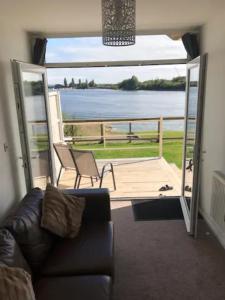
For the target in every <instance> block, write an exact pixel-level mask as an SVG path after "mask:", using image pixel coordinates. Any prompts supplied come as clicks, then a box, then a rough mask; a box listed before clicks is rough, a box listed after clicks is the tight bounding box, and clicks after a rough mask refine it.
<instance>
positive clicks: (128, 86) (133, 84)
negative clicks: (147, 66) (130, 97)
mask: <svg viewBox="0 0 225 300" xmlns="http://www.w3.org/2000/svg"><path fill="white" fill-rule="evenodd" d="M138 87H139V81H138V78H137V77H136V76H132V77H131V78H130V79H126V80H123V81H122V82H121V83H120V84H119V88H121V89H123V90H137V89H138Z"/></svg>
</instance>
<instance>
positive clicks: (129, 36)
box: [102, 0, 136, 46]
mask: <svg viewBox="0 0 225 300" xmlns="http://www.w3.org/2000/svg"><path fill="white" fill-rule="evenodd" d="M135 12H136V3H135V0H102V35H103V36H102V40H103V44H104V45H106V46H130V45H134V44H135V33H136V24H135Z"/></svg>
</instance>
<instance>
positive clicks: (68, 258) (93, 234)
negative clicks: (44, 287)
mask: <svg viewBox="0 0 225 300" xmlns="http://www.w3.org/2000/svg"><path fill="white" fill-rule="evenodd" d="M42 274H43V275H45V276H46V275H48V276H49V275H50V276H59V275H65V276H66V275H77V274H105V275H112V274H113V225H112V223H111V222H105V223H92V224H84V225H82V227H81V230H80V234H79V235H78V237H76V238H75V239H61V240H60V241H59V242H57V244H56V245H55V246H54V248H53V250H52V251H51V253H50V254H49V256H48V258H47V260H46V262H45V264H44V266H43V268H42Z"/></svg>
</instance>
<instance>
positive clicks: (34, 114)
mask: <svg viewBox="0 0 225 300" xmlns="http://www.w3.org/2000/svg"><path fill="white" fill-rule="evenodd" d="M23 87H24V96H25V99H24V108H25V115H26V124H27V132H28V143H29V150H30V162H31V169H32V176H33V178H32V179H33V185H34V186H35V187H36V186H37V187H40V188H45V186H46V183H47V182H48V181H49V177H50V166H49V161H50V152H49V151H50V147H49V137H48V124H47V112H46V106H45V97H44V82H43V77H42V75H41V74H37V73H31V72H29V73H28V72H23Z"/></svg>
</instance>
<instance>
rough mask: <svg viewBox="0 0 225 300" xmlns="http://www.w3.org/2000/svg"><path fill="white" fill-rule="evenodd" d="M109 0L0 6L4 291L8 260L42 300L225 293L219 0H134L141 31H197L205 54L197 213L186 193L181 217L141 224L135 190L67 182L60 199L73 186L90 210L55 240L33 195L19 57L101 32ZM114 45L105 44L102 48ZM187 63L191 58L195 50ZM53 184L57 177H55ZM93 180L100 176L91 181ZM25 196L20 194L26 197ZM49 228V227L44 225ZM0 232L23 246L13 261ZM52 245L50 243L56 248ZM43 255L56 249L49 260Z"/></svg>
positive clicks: (224, 7)
mask: <svg viewBox="0 0 225 300" xmlns="http://www.w3.org/2000/svg"><path fill="white" fill-rule="evenodd" d="M121 1H122V2H123V0H121ZM105 2H107V0H104V1H100V0H94V1H80V0H75V1H69V0H68V1H64V2H62V1H55V2H54V4H53V3H52V2H51V1H49V0H47V1H39V2H38V3H37V2H34V1H27V0H22V1H19V2H18V1H17V2H16V1H8V2H7V3H6V2H5V3H3V2H2V3H1V10H0V24H1V27H0V36H1V45H0V66H1V67H0V78H1V89H0V103H1V104H0V105H1V110H0V136H1V141H0V157H1V159H0V166H1V174H0V176H1V177H0V184H1V198H0V220H1V225H2V226H1V231H0V263H1V265H2V264H3V266H5V265H6V267H2V268H3V271H2V272H3V273H2V274H3V275H2V274H0V282H1V284H0V295H4V296H5V298H4V299H6V300H8V299H15V297H16V296H15V294H13V293H14V292H13V293H12V294H9V295H7V294H1V293H3V290H4V288H5V286H6V284H5V283H4V280H2V278H3V279H4V276H5V277H6V276H8V275H7V272H8V271H9V270H8V267H10V268H11V269H15V268H14V267H15V266H16V267H17V268H19V269H24V270H25V271H26V274H27V273H28V274H29V273H30V274H32V280H33V287H31V286H29V288H30V292H29V293H30V295H28V294H26V297H25V296H22V297H23V298H21V299H24V300H25V299H30V300H31V299H32V300H33V299H35V297H36V299H42V300H43V299H56V300H61V299H68V300H69V299H71V300H72V299H84V300H85V299H90V298H92V299H98V300H100V299H104V300H106V299H116V300H120V299H134V300H135V299H153V300H154V299H155V300H157V299H159V300H160V299H191V298H193V299H209V300H211V299H212V300H213V299H216V300H217V299H221V300H222V299H224V290H225V283H224V276H225V253H224V247H225V223H224V216H225V200H224V199H225V197H224V195H225V185H224V184H225V180H224V178H225V175H224V174H225V159H224V152H223V151H224V150H225V137H224V134H223V131H224V130H223V129H224V126H225V121H224V120H225V118H224V111H225V105H224V103H225V102H224V79H225V61H224V51H225V42H224V35H225V29H224V28H225V26H224V25H225V21H224V20H225V3H223V1H220V0H215V1H214V2H212V1H210V0H207V1H204V0H199V1H197V2H196V1H193V0H191V1H189V2H188V3H187V2H184V1H183V0H182V1H178V0H172V1H170V2H167V3H165V1H162V0H160V1H157V2H153V1H146V0H139V1H136V18H135V21H136V32H135V35H136V36H147V35H168V36H173V37H174V38H175V37H176V38H177V37H178V38H181V37H182V36H184V35H185V34H192V35H194V36H195V37H197V40H198V42H199V49H200V53H199V54H200V57H201V58H202V57H205V58H206V64H205V68H204V71H205V80H204V85H203V84H202V87H201V88H202V94H201V95H200V96H201V98H202V99H203V102H204V104H203V107H202V114H201V116H200V118H199V119H200V120H199V128H200V129H201V143H200V144H199V145H197V148H198V156H197V162H198V166H197V168H196V169H198V174H197V175H196V176H197V177H196V178H197V181H196V182H197V184H196V185H197V187H196V191H195V193H196V195H195V197H196V199H198V203H197V204H196V206H193V210H194V213H193V212H192V211H190V207H189V208H187V207H186V208H185V207H184V206H185V203H186V205H187V206H188V201H186V202H185V201H183V200H181V206H182V205H183V207H182V210H183V214H184V216H183V215H182V218H179V219H175V220H174V219H173V220H168V219H167V220H163V219H161V220H157V221H148V220H144V221H137V220H136V219H135V218H134V215H133V208H132V206H133V204H132V201H133V200H132V199H130V200H129V201H122V200H121V201H120V200H117V201H110V198H111V196H112V195H111V194H112V193H111V192H109V191H108V190H107V189H105V188H102V189H99V188H95V189H93V188H92V189H86V188H80V189H75V190H74V189H72V188H73V186H71V187H69V186H66V188H68V189H67V190H66V191H64V193H66V194H62V193H61V192H60V191H59V194H57V196H56V198H57V197H58V198H60V200H59V201H62V202H64V201H67V200H68V199H70V196H71V195H72V197H73V196H74V197H81V198H79V199H83V198H85V199H86V200H85V201H86V206H85V208H84V207H83V208H82V205H83V204H82V201H83V200H81V203H80V206H79V209H80V210H82V212H83V221H82V225H81V231H80V235H78V237H77V238H76V237H75V238H74V237H73V239H69V238H68V237H69V234H68V233H66V234H67V235H66V234H65V233H60V234H61V235H60V236H61V237H60V239H58V238H56V237H55V232H54V233H52V232H53V231H54V230H55V228H52V227H51V226H50V225H49V224H47V223H48V220H47V221H46V220H43V219H42V220H41V212H40V205H41V204H40V203H41V201H42V198H43V193H42V191H40V190H37V189H34V190H32V191H31V194H29V184H28V183H27V178H26V164H25V161H24V152H23V151H24V149H23V148H24V147H25V145H23V140H22V144H21V135H23V132H22V131H21V127H20V126H19V122H18V111H17V110H18V107H17V104H16V103H17V102H16V101H15V98H16V97H17V96H18V94H17V91H18V92H19V96H21V95H20V92H21V91H20V90H19V89H18V90H17V83H18V82H16V81H15V77H14V78H13V72H12V61H13V60H14V61H16V62H19V64H20V63H21V62H22V63H21V64H22V65H23V64H24V65H26V64H28V67H30V66H32V65H31V64H33V63H34V59H33V49H34V45H35V41H36V40H37V39H42V40H43V39H45V38H65V37H67V38H68V37H70V38H72V37H96V36H100V37H101V36H102V34H103V33H102V8H103V3H105ZM112 2H113V1H108V3H112ZM119 2H120V1H119ZM122 2H121V3H122ZM128 2H130V1H128ZM132 2H135V1H131V3H132ZM103 41H104V40H103ZM131 42H133V40H132V41H131ZM129 47H132V46H129ZM124 48H126V46H124ZM107 49H108V47H107V46H105V51H107ZM187 60H188V61H189V62H190V61H191V60H192V59H191V57H190V55H189V56H188V57H187ZM187 65H188V63H187ZM45 66H46V67H48V66H47V65H44V67H45ZM36 67H37V68H39V66H36ZM44 67H43V66H41V68H44ZM194 81H195V80H193V82H194ZM52 97H54V95H53V96H52ZM47 101H48V100H47ZM19 121H20V120H19ZM51 147H52V148H53V145H51ZM52 150H53V151H54V149H52ZM54 155H55V154H54ZM195 159H196V158H195ZM195 167H196V166H195ZM196 178H194V180H196ZM109 180H111V177H110V176H109ZM116 180H118V178H116ZM71 182H72V181H71ZM53 183H56V178H54V182H53ZM97 185H99V182H97V183H96V185H95V187H97ZM59 187H60V186H59ZM103 187H104V186H103ZM52 189H53V190H52V191H51V190H50V188H49V192H53V193H55V192H56V191H55V190H54V187H52ZM183 189H184V187H183ZM56 193H57V192H56ZM25 195H27V196H25ZM46 195H47V192H46ZM65 195H66V196H65ZM24 196H25V201H24V200H23V202H21V199H23V198H24ZM183 196H184V197H185V195H183ZM45 198H46V199H47V196H46V197H45ZM45 198H44V199H45ZM136 198H138V197H136ZM187 198H188V197H187ZM136 200H138V199H136ZM29 201H30V202H29ZM46 201H47V200H46ZM182 201H183V202H182ZM28 203H30V204H28ZM44 203H45V202H44ZM52 205H53V206H54V205H55V203H53V204H52ZM18 206H19V209H18V208H17V207H18ZM48 208H49V207H47V206H46V209H48ZM15 209H16V210H15ZM42 209H44V208H43V207H42ZM185 211H187V214H186V216H185V213H184V212H185ZM34 212H35V213H34ZM188 212H189V213H190V214H191V215H192V217H193V218H190V215H189V213H188ZM34 215H35V216H34ZM7 216H10V217H7ZM20 218H21V220H22V222H25V223H26V222H28V223H27V224H30V223H29V222H30V221H28V220H29V219H30V220H31V223H32V224H34V227H32V226H30V225H29V226H28V229H27V232H23V234H24V235H22V236H20V232H19V231H20V230H22V231H23V230H24V228H23V226H21V223H20V221H18V220H19V219H20ZM40 220H41V221H40ZM67 221H68V220H67ZM40 222H41V223H40ZM65 222H66V221H65ZM71 222H72V221H71ZM39 223H40V224H41V226H42V227H40V226H39V225H40V224H39ZM191 224H195V225H194V226H191ZM196 224H198V226H197V225H196ZM49 226H50V227H49ZM76 226H78V225H77V224H76ZM78 227H79V226H78ZM43 228H45V229H46V228H47V232H46V231H45V230H44V229H43ZM113 228H114V234H113ZM49 231H50V232H51V234H50V233H49ZM190 233H191V235H190ZM76 234H77V233H76ZM32 235H33V238H34V239H33V240H32V238H31V236H32ZM58 235H59V234H58ZM56 236H57V234H56ZM62 236H64V238H62ZM65 237H67V238H66V239H65ZM26 239H27V240H26ZM76 239H77V240H76ZM73 240H75V242H74V241H73ZM2 241H8V242H9V244H10V247H12V245H13V247H14V250H13V251H14V252H15V253H17V254H18V253H19V254H18V255H17V259H15V257H13V259H11V260H10V263H9V260H7V259H5V256H2V257H3V258H1V255H2V253H3V252H2V250H1V247H3V248H2V249H3V250H4V243H2ZM24 241H28V242H27V243H28V244H27V243H26V242H24ZM29 243H30V244H29ZM2 245H3V246H2ZM53 245H54V246H53ZM27 246H28V247H27ZM36 247H37V248H39V249H40V248H41V250H40V251H39V250H37V248H36ZM51 247H53V252H49V251H50V248H51ZM82 247H83V248H82ZM113 248H114V251H113ZM36 251H37V252H36ZM20 252H21V253H20ZM47 252H48V253H51V255H49V256H48V258H47V259H46V260H44V257H46V253H47ZM36 255H37V256H36ZM12 256H13V255H12ZM35 256H36V257H35ZM18 257H20V258H19V259H18ZM24 258H25V259H24ZM15 261H17V262H15ZM18 261H19V264H18ZM44 261H45V263H43V262H44ZM40 266H41V267H40ZM75 266H76V267H75ZM4 268H5V269H4ZM0 269H1V267H0ZM17 272H18V271H17V270H15V273H14V274H13V276H15V277H16V278H17ZM20 276H22V275H21V274H20ZM28 277H29V276H28ZM26 280H27V281H28V285H30V283H31V280H30V279H29V280H28V279H27V277H26ZM2 282H3V283H2ZM17 282H19V281H17ZM7 297H8V298H7ZM13 297H14V298H13Z"/></svg>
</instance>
